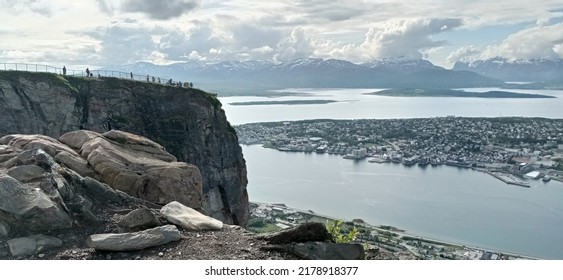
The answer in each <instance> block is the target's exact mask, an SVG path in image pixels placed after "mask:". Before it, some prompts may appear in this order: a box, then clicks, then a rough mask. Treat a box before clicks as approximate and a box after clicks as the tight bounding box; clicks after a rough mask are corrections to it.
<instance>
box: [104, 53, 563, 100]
mask: <svg viewBox="0 0 563 280" xmlns="http://www.w3.org/2000/svg"><path fill="white" fill-rule="evenodd" d="M105 68H106V69H111V70H117V71H124V72H133V73H136V74H141V75H149V76H157V77H166V79H169V78H172V79H173V80H175V81H182V82H186V81H187V82H193V83H194V84H195V85H196V86H200V87H205V88H206V89H208V90H213V91H217V92H219V93H220V94H236V91H237V90H241V89H242V90H245V91H246V90H250V89H252V90H255V91H259V90H260V89H264V90H265V89H275V88H289V87H312V88H329V87H337V88H427V89H432V88H438V89H452V88H471V87H507V86H508V87H509V86H510V85H507V84H506V83H505V82H504V81H525V82H542V83H543V82H547V83H546V86H547V85H548V84H549V85H551V86H558V85H561V83H560V82H559V81H557V80H555V81H554V80H553V79H555V78H559V77H561V76H563V75H562V74H563V60H560V61H547V60H535V61H525V62H524V61H520V62H512V61H508V60H506V59H500V58H497V59H493V60H486V61H477V62H473V63H461V62H459V63H456V64H455V66H454V68H453V69H445V68H443V67H439V66H436V65H434V64H432V63H431V62H430V61H428V60H424V59H415V60H410V59H404V58H400V59H382V60H375V61H372V62H369V63H363V64H355V63H352V62H350V61H346V60H338V59H319V58H300V59H295V60H292V61H288V62H284V63H281V64H275V63H272V62H268V61H242V62H239V61H224V62H219V63H202V62H194V61H189V62H182V63H174V64H169V65H156V64H152V63H148V62H138V63H134V64H130V65H114V66H107V67H105ZM535 86H536V87H543V86H544V85H543V84H538V85H535ZM245 93H247V92H245Z"/></svg>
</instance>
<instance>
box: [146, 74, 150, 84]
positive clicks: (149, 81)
mask: <svg viewBox="0 0 563 280" xmlns="http://www.w3.org/2000/svg"><path fill="white" fill-rule="evenodd" d="M148 82H150V80H149V75H147V83H148Z"/></svg>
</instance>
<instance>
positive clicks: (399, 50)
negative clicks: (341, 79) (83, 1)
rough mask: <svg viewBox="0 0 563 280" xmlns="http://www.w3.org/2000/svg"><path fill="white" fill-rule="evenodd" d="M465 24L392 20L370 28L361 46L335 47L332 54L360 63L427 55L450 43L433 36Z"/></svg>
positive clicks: (453, 20)
mask: <svg viewBox="0 0 563 280" xmlns="http://www.w3.org/2000/svg"><path fill="white" fill-rule="evenodd" d="M461 25H462V21H461V20H460V19H408V20H396V21H388V22H386V23H385V24H383V26H379V27H372V28H370V29H369V30H368V32H367V33H366V35H365V39H364V42H363V43H361V44H360V45H356V44H348V45H345V46H343V47H342V48H335V49H333V50H332V51H331V52H330V55H333V56H337V57H339V58H342V59H349V60H352V61H356V62H359V61H370V60H374V59H381V58H395V57H404V58H410V59H418V58H422V57H423V52H424V51H426V50H429V49H432V48H437V47H440V46H443V45H444V44H446V43H447V42H445V41H435V40H433V39H432V35H434V34H439V33H442V32H446V31H449V30H452V29H454V28H457V27H460V26H461Z"/></svg>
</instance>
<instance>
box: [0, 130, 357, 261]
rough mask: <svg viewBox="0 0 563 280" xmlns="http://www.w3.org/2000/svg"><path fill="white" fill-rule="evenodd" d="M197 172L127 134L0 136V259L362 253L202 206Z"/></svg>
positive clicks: (306, 230) (305, 230) (311, 229)
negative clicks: (225, 218)
mask: <svg viewBox="0 0 563 280" xmlns="http://www.w3.org/2000/svg"><path fill="white" fill-rule="evenodd" d="M201 182H202V178H201V174H200V171H199V169H198V168H197V167H196V166H193V165H191V164H188V163H183V162H177V161H176V158H175V157H174V156H172V155H171V154H169V153H167V152H166V151H165V150H164V148H162V146H160V145H159V144H157V143H155V142H153V141H151V140H149V139H147V138H144V137H141V136H138V135H134V134H130V133H126V132H122V131H115V130H112V131H109V132H106V133H103V134H100V133H96V132H92V131H86V130H80V131H73V132H69V133H66V134H64V135H62V136H61V137H60V138H59V139H58V140H56V139H53V138H50V137H47V136H42V135H8V136H4V137H2V138H0V259H294V258H297V259H364V258H365V253H364V249H363V247H362V246H361V245H359V244H335V243H333V242H332V237H331V236H330V235H329V234H328V232H327V231H326V229H325V227H324V226H323V225H322V224H304V225H302V226H298V227H296V228H293V229H289V230H286V231H282V232H279V233H275V234H269V235H255V234H253V233H250V232H247V231H246V230H245V229H244V228H242V227H239V226H233V225H225V224H223V222H222V221H220V220H217V219H214V218H212V217H209V216H207V215H206V213H205V210H204V209H203V207H202V188H201V184H202V183H201Z"/></svg>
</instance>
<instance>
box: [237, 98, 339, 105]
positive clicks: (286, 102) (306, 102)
mask: <svg viewBox="0 0 563 280" xmlns="http://www.w3.org/2000/svg"><path fill="white" fill-rule="evenodd" d="M334 102H338V101H335V100H322V99H318V100H282V101H248V102H232V103H229V104H230V105H233V106H249V105H314V104H328V103H334Z"/></svg>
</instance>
